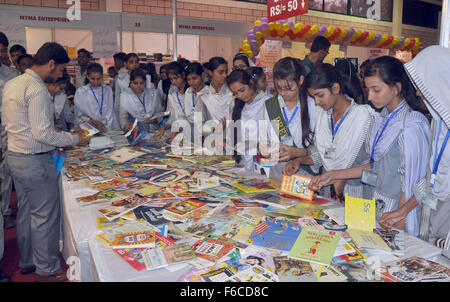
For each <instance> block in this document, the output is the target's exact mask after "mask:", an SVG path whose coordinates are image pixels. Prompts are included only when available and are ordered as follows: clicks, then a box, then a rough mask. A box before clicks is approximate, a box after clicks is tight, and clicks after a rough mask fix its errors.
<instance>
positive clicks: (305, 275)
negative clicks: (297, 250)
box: [273, 256, 317, 282]
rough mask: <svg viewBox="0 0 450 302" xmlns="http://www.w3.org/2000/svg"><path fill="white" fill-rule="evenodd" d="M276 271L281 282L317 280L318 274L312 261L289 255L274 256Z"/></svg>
mask: <svg viewBox="0 0 450 302" xmlns="http://www.w3.org/2000/svg"><path fill="white" fill-rule="evenodd" d="M273 262H274V263H275V272H276V274H277V275H278V278H279V279H280V282H316V281H317V278H316V275H315V273H314V271H313V269H312V267H311V263H310V262H307V261H301V260H297V259H291V258H288V257H287V256H281V257H274V258H273Z"/></svg>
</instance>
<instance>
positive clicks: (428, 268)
mask: <svg viewBox="0 0 450 302" xmlns="http://www.w3.org/2000/svg"><path fill="white" fill-rule="evenodd" d="M375 272H376V273H377V274H379V275H380V276H383V277H384V278H387V279H388V280H390V281H393V282H420V281H422V280H424V279H433V278H432V277H433V276H435V275H441V274H443V273H444V274H446V273H450V270H449V269H448V268H447V267H445V266H443V265H441V264H439V263H437V262H434V261H431V260H427V259H424V258H421V257H417V256H412V257H409V258H407V259H403V260H399V261H397V262H394V263H391V264H389V265H386V266H385V267H379V268H375ZM449 277H450V276H449Z"/></svg>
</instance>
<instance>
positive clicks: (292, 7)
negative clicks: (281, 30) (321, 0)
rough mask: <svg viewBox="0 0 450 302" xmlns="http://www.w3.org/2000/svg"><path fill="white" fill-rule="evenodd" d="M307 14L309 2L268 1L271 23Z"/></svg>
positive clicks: (301, 0) (297, 0)
mask: <svg viewBox="0 0 450 302" xmlns="http://www.w3.org/2000/svg"><path fill="white" fill-rule="evenodd" d="M307 12H308V1H307V0H267V15H268V20H269V22H274V21H278V20H283V19H287V18H290V17H295V16H298V15H303V14H306V13H307Z"/></svg>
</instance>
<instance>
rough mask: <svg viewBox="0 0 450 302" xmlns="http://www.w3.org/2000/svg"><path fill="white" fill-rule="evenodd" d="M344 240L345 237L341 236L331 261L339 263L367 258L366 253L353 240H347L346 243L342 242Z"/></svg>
mask: <svg viewBox="0 0 450 302" xmlns="http://www.w3.org/2000/svg"><path fill="white" fill-rule="evenodd" d="M342 240H343V238H342V237H341V240H340V242H339V244H338V247H337V248H336V252H335V253H334V255H333V259H331V263H333V264H335V265H338V264H341V263H347V262H352V261H360V260H366V257H365V256H364V254H363V253H362V252H361V251H360V250H359V249H358V248H357V247H356V245H355V244H354V243H353V241H351V240H350V241H347V240H345V242H346V244H345V243H344V244H342V243H341V242H343V241H342Z"/></svg>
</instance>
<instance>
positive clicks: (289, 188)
mask: <svg viewBox="0 0 450 302" xmlns="http://www.w3.org/2000/svg"><path fill="white" fill-rule="evenodd" d="M310 182H311V178H310V177H306V176H303V175H298V174H294V175H292V176H287V175H283V178H282V180H281V186H280V193H282V194H286V195H290V196H294V197H298V198H303V199H306V200H312V199H313V197H314V191H312V190H310V189H309V188H308V186H309V183H310Z"/></svg>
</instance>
